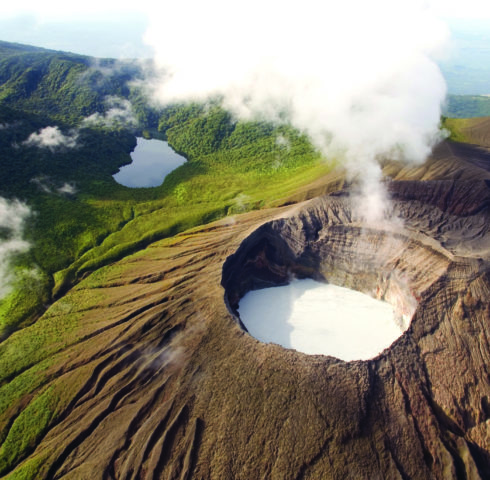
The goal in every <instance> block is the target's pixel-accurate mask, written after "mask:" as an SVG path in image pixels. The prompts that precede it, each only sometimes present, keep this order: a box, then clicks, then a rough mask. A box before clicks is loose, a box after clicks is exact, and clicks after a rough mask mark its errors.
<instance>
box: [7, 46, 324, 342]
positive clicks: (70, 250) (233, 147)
mask: <svg viewBox="0 0 490 480" xmlns="http://www.w3.org/2000/svg"><path fill="white" fill-rule="evenodd" d="M113 63H114V62H113V61H111V60H107V61H97V62H96V61H95V59H88V58H85V57H79V56H72V55H70V54H63V53H59V52H45V51H41V52H31V51H30V50H29V51H26V52H25V51H22V52H21V53H15V54H10V55H9V56H8V57H7V58H6V59H4V60H3V63H2V62H0V78H2V79H3V80H4V83H3V84H1V85H0V106H1V110H0V124H1V125H3V126H4V128H1V129H0V155H1V158H0V173H1V175H0V195H1V196H3V197H5V198H8V199H11V200H13V199H18V200H20V201H22V202H24V203H25V204H27V205H28V207H29V208H30V209H31V211H32V215H30V217H29V218H28V219H27V220H26V228H25V238H26V239H27V240H28V241H29V242H30V243H31V245H32V246H31V249H30V250H29V251H28V252H27V253H26V254H23V255H20V256H18V257H16V259H15V262H16V264H15V265H16V268H17V270H18V271H19V274H18V275H17V276H16V279H17V280H16V281H17V283H16V284H15V288H14V291H13V292H12V293H11V294H10V295H9V296H8V297H7V298H5V299H4V300H3V301H2V302H1V303H0V330H1V331H2V335H4V336H5V335H8V334H10V333H11V332H12V331H13V330H15V328H17V326H18V325H25V324H28V323H30V322H32V321H33V320H34V319H35V318H36V316H37V315H39V313H41V312H42V310H43V309H44V308H45V305H46V304H49V303H50V302H51V301H52V299H53V298H54V297H56V296H58V295H60V294H61V293H62V292H64V291H65V290H66V289H68V288H69V287H70V286H72V285H74V284H75V283H76V282H77V281H78V280H79V279H80V278H82V277H83V276H84V275H86V274H87V272H90V271H93V270H95V269H97V268H98V267H100V266H102V265H105V264H106V263H110V262H112V261H114V260H117V259H119V258H122V257H123V256H125V255H127V254H128V253H131V252H134V251H136V250H138V249H141V248H143V247H144V246H146V245H148V244H149V243H151V242H153V241H155V240H157V239H159V238H164V237H166V236H169V235H173V234H175V233H177V232H179V231H182V230H183V229H185V228H189V227H191V226H194V225H199V224H202V223H203V222H207V221H210V220H212V219H215V218H219V217H221V216H223V215H225V214H227V213H231V212H233V211H241V210H248V209H251V208H258V206H260V205H262V204H264V203H265V202H268V201H269V202H270V201H274V200H275V199H276V198H281V197H282V196H287V195H288V194H289V193H290V192H291V191H292V190H294V189H295V188H296V187H298V186H299V185H302V184H305V183H309V182H310V181H312V180H313V179H315V178H316V177H318V176H320V175H322V174H323V173H324V172H325V171H327V170H328V168H329V167H328V165H325V164H321V163H319V155H318V154H317V153H316V152H315V151H314V150H313V148H312V147H311V145H310V144H309V143H308V141H307V140H306V138H305V137H304V136H301V135H299V134H298V133H297V132H295V131H294V130H292V129H290V128H286V127H281V128H279V129H277V128H274V127H272V126H270V125H266V124H254V123H243V122H242V123H237V122H235V121H233V120H232V119H231V118H230V116H229V115H228V114H226V113H225V112H224V111H222V110H221V109H220V108H219V107H217V106H216V107H215V108H213V109H206V108H204V106H202V105H201V106H199V105H173V106H169V107H167V108H166V109H165V110H160V111H158V110H155V109H153V108H150V107H149V106H147V104H146V103H145V100H144V96H143V95H142V92H140V91H138V90H137V89H136V90H135V89H134V88H133V89H131V88H130V87H128V86H126V81H127V72H126V70H125V69H122V73H121V69H119V68H116V69H112V70H111V69H109V73H108V71H107V69H108V68H109V66H111V65H113ZM88 65H91V66H88ZM101 69H102V71H101ZM60 72H62V74H60ZM87 72H89V73H87ZM9 75H12V76H9ZM99 77H102V78H103V80H104V81H101V82H94V81H92V80H93V79H94V78H99ZM32 78H34V80H35V81H33V80H32ZM31 80H32V82H31ZM29 82H31V83H29ZM26 85H28V86H29V88H27V89H26V88H25V87H26ZM112 88H113V90H111V89H112ZM126 90H127V92H126ZM60 92H65V93H60ZM107 93H110V94H111V95H110V96H109V97H108V96H107V95H106V94H107ZM118 93H121V94H122V95H125V93H128V95H127V98H126V97H124V96H121V97H119V96H118ZM73 95H74V96H75V97H76V98H77V101H76V102H70V101H67V98H68V97H71V96H73ZM39 98H43V101H42V102H39V101H38V100H39ZM107 98H109V99H110V100H111V101H110V102H109V103H108V102H107ZM114 98H116V99H119V100H117V102H115V101H114ZM130 101H131V103H129V102H130ZM99 106H100V109H99ZM111 111H116V112H119V117H116V121H111V122H108V121H107V120H106V119H108V118H111V119H112V118H114V116H111V115H110V112H111ZM121 112H122V113H121ZM86 114H90V115H91V116H92V115H98V117H96V118H98V119H99V120H98V121H97V122H95V123H93V122H91V123H88V124H87V123H86V122H85V120H86V119H87V118H92V117H83V115H86ZM82 117H83V118H82ZM84 118H85V120H84ZM128 119H129V121H128ZM54 126H56V127H58V128H59V132H60V134H61V135H63V138H68V139H70V138H71V139H75V138H76V142H75V143H76V145H74V146H73V147H70V148H68V147H66V146H60V147H56V148H54V149H53V148H39V147H38V146H36V145H30V144H28V143H26V142H27V140H28V138H29V136H30V135H32V134H38V133H37V132H41V131H43V129H45V128H46V127H49V128H53V127H54ZM145 129H149V130H151V131H152V132H153V134H154V135H159V136H162V137H163V138H167V139H168V141H169V143H170V145H172V146H173V147H174V148H175V149H176V150H177V151H179V152H181V153H182V154H183V155H184V156H185V157H186V158H187V159H188V162H187V163H186V164H185V165H183V166H182V167H181V168H179V169H178V170H177V171H175V172H173V173H172V174H171V175H169V176H168V177H167V178H166V180H165V182H164V184H163V185H161V186H160V187H156V188H151V189H129V188H126V187H123V186H121V185H119V184H117V183H116V182H115V181H114V179H113V178H112V174H114V173H116V172H117V170H118V168H119V167H120V166H122V165H124V164H127V163H129V162H130V161H131V159H130V157H129V152H130V151H131V150H132V149H133V148H134V146H135V144H136V139H135V135H136V134H138V132H140V133H141V131H142V130H145ZM157 129H159V132H158V131H157ZM147 134H148V132H147ZM278 136H281V137H283V138H287V139H288V142H289V147H288V148H286V147H284V146H279V145H276V138H277V137H278ZM65 185H68V186H69V188H70V189H71V193H63V194H61V193H59V191H60V189H62V188H63V186H65ZM263 185H267V186H268V188H267V191H266V192H265V194H264V189H263ZM33 269H34V270H36V271H37V272H38V274H36V278H37V279H33V278H32V275H30V274H28V272H31V271H33Z"/></svg>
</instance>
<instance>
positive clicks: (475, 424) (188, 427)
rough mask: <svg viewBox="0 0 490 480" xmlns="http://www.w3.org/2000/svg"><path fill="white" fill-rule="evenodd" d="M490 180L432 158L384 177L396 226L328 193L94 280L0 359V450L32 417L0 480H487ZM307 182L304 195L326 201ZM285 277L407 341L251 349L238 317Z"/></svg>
mask: <svg viewBox="0 0 490 480" xmlns="http://www.w3.org/2000/svg"><path fill="white" fill-rule="evenodd" d="M489 170H490V167H489V163H488V153H487V151H485V150H482V149H473V148H472V147H469V146H462V145H457V144H450V145H448V144H443V145H441V146H440V147H439V148H438V150H437V151H436V152H435V154H434V156H433V158H432V159H430V160H429V161H428V162H427V164H426V165H424V166H422V167H418V168H411V169H408V168H403V167H401V166H399V165H396V164H387V165H386V166H385V172H386V173H387V174H388V175H390V176H391V177H392V178H394V179H395V180H394V181H392V182H390V184H389V189H390V192H391V194H392V197H393V199H394V202H393V208H394V212H395V213H396V214H397V216H399V217H400V218H402V219H403V227H400V228H396V229H395V228H393V226H392V225H391V224H380V225H365V224H364V223H363V222H362V220H361V219H360V218H357V217H356V216H355V214H354V213H353V212H352V209H351V205H350V201H349V197H348V195H347V194H346V192H345V191H339V192H337V193H334V194H333V195H331V196H323V197H319V198H316V199H313V200H311V201H307V202H304V203H301V204H293V205H287V206H283V207H278V208H276V209H271V210H262V211H255V212H251V213H247V214H244V215H240V216H236V217H234V218H232V219H229V218H228V219H224V220H222V221H220V222H217V223H214V224H211V225H207V226H205V227H202V228H198V229H194V230H192V231H189V232H185V233H183V234H180V235H177V236H176V237H174V238H171V239H168V240H165V241H160V242H157V243H155V244H153V245H151V246H150V247H148V248H146V249H145V250H143V251H141V252H139V253H138V254H136V255H132V256H130V257H127V258H126V259H124V260H123V261H120V262H118V263H116V264H113V265H111V266H109V267H106V268H103V269H101V270H99V271H97V272H96V273H94V274H92V275H91V276H89V277H87V278H86V279H85V280H84V281H82V282H81V283H80V284H79V285H78V286H77V287H76V288H74V289H72V290H71V291H70V292H68V294H67V295H66V296H65V297H63V298H62V299H60V300H59V301H58V302H56V303H55V304H54V305H53V306H52V307H51V308H50V309H49V310H48V311H47V312H46V314H45V315H44V316H43V317H42V318H41V319H40V320H39V321H38V322H37V323H36V324H35V325H33V326H32V327H29V328H28V329H25V330H24V331H22V332H18V333H16V334H14V335H12V337H10V338H9V339H8V340H7V342H4V344H2V345H1V351H0V359H2V358H3V359H5V358H8V355H7V354H9V355H12V354H14V352H18V353H17V354H18V355H19V356H21V358H23V359H24V362H23V367H22V369H20V370H18V371H12V370H11V369H10V370H9V364H8V363H5V361H4V362H3V365H2V366H1V367H2V371H3V372H4V375H3V378H4V384H3V386H2V391H1V393H3V398H15V400H14V401H12V402H11V405H10V408H9V409H8V410H7V411H6V413H5V414H4V415H3V417H2V418H0V420H1V422H2V423H0V427H2V432H3V438H7V441H6V442H5V443H4V446H3V447H2V449H3V451H2V452H1V453H3V455H6V453H5V444H7V446H8V438H9V436H10V435H13V434H15V433H16V431H17V430H19V429H21V427H22V425H23V424H26V423H28V421H31V422H32V421H34V420H39V422H40V423H42V425H44V426H43V428H41V429H39V434H38V435H36V436H34V437H33V438H30V437H29V435H26V442H25V443H26V446H25V449H24V451H23V454H22V455H20V456H19V458H18V460H17V461H16V463H17V465H18V466H17V470H16V472H14V474H15V473H19V474H20V473H21V472H23V473H25V474H27V473H28V472H31V474H32V472H34V473H33V474H32V475H31V477H32V478H73V479H97V478H100V479H116V478H118V479H131V478H142V479H143V478H145V479H160V478H162V479H163V478H165V479H182V480H183V479H190V478H196V479H199V478H203V479H216V480H218V479H219V480H222V479H247V480H248V479H259V478H264V479H265V478H267V479H281V480H282V479H326V478H334V479H337V478H338V479H345V478H352V479H354V478H355V479H375V478H386V479H396V478H400V479H427V478H437V479H446V478H482V479H483V478H489V476H490V460H489V458H490V457H489V453H490V400H489V399H490V382H489V378H490V377H489V373H490V372H489V365H490V343H489V337H490V251H489V244H490V233H489V229H490V212H489V210H490V209H489V205H490V172H489ZM324 181H325V184H324V185H323V186H321V185H315V186H314V190H315V191H318V190H322V189H323V190H325V191H329V190H332V189H333V190H335V186H336V185H341V182H340V183H339V181H338V178H332V183H331V184H330V186H329V184H328V179H326V178H325V179H324ZM299 195H300V196H299V198H301V196H304V195H305V192H303V193H301V194H299ZM291 275H296V276H300V277H302V276H303V277H304V276H308V277H314V278H318V279H323V280H326V281H330V282H332V283H336V284H339V285H345V286H349V287H351V288H355V289H358V290H361V291H365V292H368V293H371V294H373V295H376V296H378V297H384V298H386V299H387V300H389V301H391V302H393V303H397V304H398V305H399V307H400V308H401V309H402V310H403V311H405V312H408V313H410V314H413V320H412V324H411V326H410V328H409V329H408V331H407V332H406V333H405V334H404V335H403V336H402V337H401V338H400V339H399V340H398V341H397V342H395V344H394V345H393V346H392V347H391V348H390V349H388V350H385V352H383V354H381V355H380V356H379V357H377V358H376V359H374V360H370V361H366V362H361V361H358V362H348V363H346V362H343V361H340V360H337V359H334V358H331V357H324V356H308V355H305V354H302V353H298V352H296V351H293V350H286V349H284V348H282V347H280V346H278V345H273V344H263V343H260V342H258V341H257V340H255V339H253V338H252V337H251V336H249V335H248V334H247V333H246V332H245V331H244V330H243V329H242V328H241V327H240V322H239V319H238V318H237V317H236V316H235V315H234V314H233V311H234V308H235V307H236V305H237V301H238V299H239V298H240V296H241V295H243V294H244V293H245V292H246V291H248V290H249V289H251V288H258V287H261V286H265V285H271V284H280V283H284V282H287V280H288V278H290V276H291ZM44 331H51V332H52V331H56V332H57V341H56V342H55V343H53V342H50V343H48V342H46V341H45V340H44V338H45V337H44V336H43V332H44ZM26 384H28V385H30V388H29V389H25V391H19V385H26ZM15 388H17V390H16V394H15V395H16V396H15V395H14V394H13V393H9V392H12V391H14V390H15ZM7 394H8V395H10V397H9V396H8V395H7ZM43 395H44V397H43ZM39 398H45V399H47V400H46V402H45V403H47V404H49V408H47V409H46V408H44V409H43V408H41V407H42V405H44V404H42V402H41V401H40V400H39ZM35 399H37V400H35ZM36 401H37V403H36ZM46 411H47V412H48V413H45V412H46ZM21 412H23V413H21ZM22 422H24V423H22ZM43 422H44V423H43ZM16 429H17V430H16ZM21 431H22V430H21ZM7 453H8V452H7ZM22 457H26V459H25V460H24V461H23V462H22V461H21V460H22ZM5 473H7V472H5ZM31 477H29V475H27V478H31ZM12 478H18V477H12Z"/></svg>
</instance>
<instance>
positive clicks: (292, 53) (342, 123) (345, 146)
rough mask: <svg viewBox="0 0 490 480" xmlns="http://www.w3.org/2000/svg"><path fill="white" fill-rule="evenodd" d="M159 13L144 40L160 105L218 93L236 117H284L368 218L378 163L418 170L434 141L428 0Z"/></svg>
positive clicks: (193, 4)
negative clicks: (336, 163) (339, 160)
mask: <svg viewBox="0 0 490 480" xmlns="http://www.w3.org/2000/svg"><path fill="white" fill-rule="evenodd" d="M165 13H166V14H165V16H163V17H161V16H158V15H154V16H152V17H151V19H150V27H149V29H148V31H147V34H146V41H147V42H148V43H149V44H150V45H151V46H152V47H153V49H154V51H155V60H156V62H157V65H158V66H159V67H160V71H161V72H163V73H162V74H161V76H160V78H159V79H158V81H157V82H155V83H154V85H153V87H154V92H155V96H156V97H157V98H159V99H160V101H161V102H162V103H167V102H171V101H176V100H189V99H192V100H204V99H206V98H208V97H209V96H212V95H221V96H223V97H224V105H225V106H226V107H227V108H229V109H230V110H231V111H233V112H234V113H235V114H236V115H237V116H239V117H242V118H254V117H260V118H265V119H268V120H272V121H280V119H281V118H283V116H284V113H285V112H287V114H288V119H289V120H290V121H291V122H292V124H293V125H294V126H296V127H297V128H298V129H300V130H301V131H304V132H306V133H308V135H309V136H310V138H311V139H312V141H313V142H314V143H315V145H316V146H317V147H318V148H319V149H321V150H322V151H323V152H324V153H325V154H326V155H327V156H342V157H344V158H345V159H346V163H347V165H348V167H349V170H350V172H351V173H352V175H353V176H356V177H357V178H360V180H361V182H362V186H361V193H362V194H363V195H366V196H368V195H369V197H370V198H371V200H372V201H371V202H370V205H371V208H375V206H376V205H379V204H382V203H383V202H384V201H385V198H384V197H385V194H384V192H383V189H382V187H381V185H380V182H379V179H380V177H381V173H380V168H379V166H378V160H379V158H380V157H383V156H390V157H395V158H400V159H402V158H403V159H405V160H407V161H415V162H420V161H423V160H424V159H425V158H426V156H427V155H428V154H429V152H430V150H431V147H432V145H433V143H434V142H435V141H436V140H437V139H438V124H439V119H440V113H441V103H442V102H443V100H444V98H445V95H446V86H445V82H444V79H443V77H442V74H441V72H440V70H439V68H438V66H437V65H436V63H435V61H434V60H433V58H434V57H435V56H438V55H440V54H441V52H442V51H444V46H445V43H446V41H447V39H448V36H449V31H448V29H447V27H446V25H445V24H444V23H443V22H442V21H441V20H439V19H438V18H436V16H434V14H433V11H432V10H431V9H430V8H428V7H427V6H426V2H423V1H417V0H414V1H406V0H403V1H401V0H373V1H371V2H365V1H361V0H345V1H344V2H342V3H340V2H333V1H324V2H318V1H316V0H305V1H303V2H301V3H300V4H299V3H298V2H292V1H286V2H284V1H283V0H282V1H279V0H270V1H268V2H262V1H259V0H249V1H247V2H238V3H237V2H235V3H233V4H230V3H229V2H225V1H224V0H210V1H208V2H198V1H195V0H187V1H185V0H183V1H180V2H173V3H171V4H168V5H167V6H166V9H165ZM181 18H185V19H186V22H185V23H186V32H190V34H189V35H187V36H185V37H183V36H182V32H181V28H182V24H181V22H179V21H178V19H181Z"/></svg>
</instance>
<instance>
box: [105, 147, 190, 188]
mask: <svg viewBox="0 0 490 480" xmlns="http://www.w3.org/2000/svg"><path fill="white" fill-rule="evenodd" d="M136 140H137V144H136V148H135V149H134V152H132V153H131V159H132V160H133V161H132V162H131V163H130V164H129V165H125V166H124V167H121V168H120V169H119V172H117V173H116V174H115V175H113V177H114V180H116V182H117V183H120V184H121V185H124V186H126V187H131V188H142V187H158V186H159V185H161V184H162V182H163V180H164V178H165V177H166V176H167V175H168V174H169V173H170V172H171V171H172V170H175V169H176V168H177V167H180V166H181V165H183V164H184V163H185V161H186V160H185V158H184V157H182V156H181V155H179V154H177V153H175V152H174V150H172V148H171V147H170V145H169V144H168V143H167V142H163V141H162V140H156V139H151V140H146V139H145V138H137V139H136Z"/></svg>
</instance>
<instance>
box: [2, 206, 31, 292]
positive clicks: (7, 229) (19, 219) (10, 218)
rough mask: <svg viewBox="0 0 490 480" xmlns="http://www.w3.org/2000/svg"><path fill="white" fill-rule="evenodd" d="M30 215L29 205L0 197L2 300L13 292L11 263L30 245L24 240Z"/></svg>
mask: <svg viewBox="0 0 490 480" xmlns="http://www.w3.org/2000/svg"><path fill="white" fill-rule="evenodd" d="M29 215H30V210H29V208H28V207H27V205H25V204H23V203H21V202H19V201H17V200H14V201H8V200H6V199H5V198H2V197H0V231H1V232H2V236H1V240H0V299H1V298H4V297H5V296H6V295H7V294H8V293H9V292H10V290H11V285H12V282H13V281H14V279H15V274H14V273H13V271H12V266H11V262H12V259H13V258H14V256H15V255H17V254H19V253H23V252H26V251H27V250H28V249H29V243H28V242H26V241H25V240H23V238H22V236H23V230H24V222H25V220H26V218H27V217H28V216H29Z"/></svg>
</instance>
